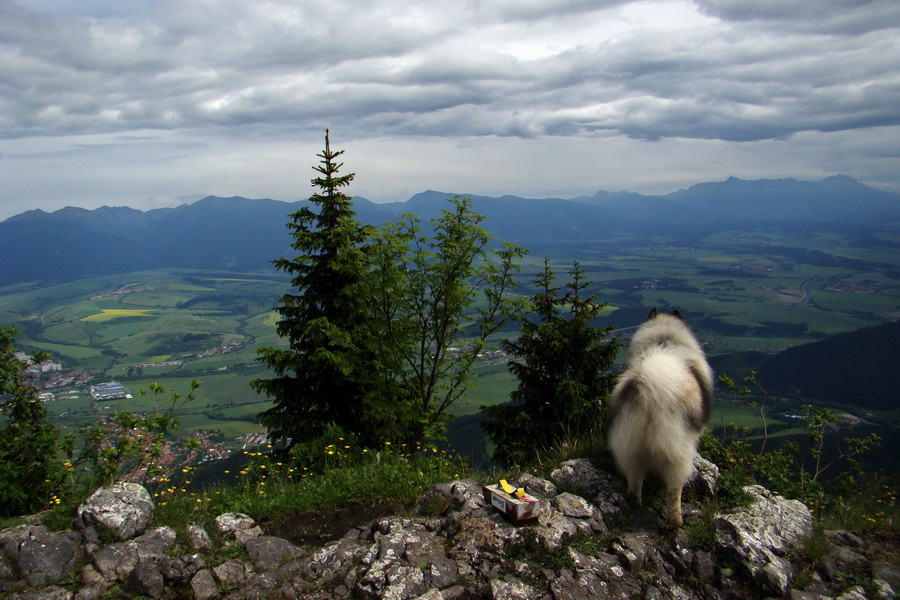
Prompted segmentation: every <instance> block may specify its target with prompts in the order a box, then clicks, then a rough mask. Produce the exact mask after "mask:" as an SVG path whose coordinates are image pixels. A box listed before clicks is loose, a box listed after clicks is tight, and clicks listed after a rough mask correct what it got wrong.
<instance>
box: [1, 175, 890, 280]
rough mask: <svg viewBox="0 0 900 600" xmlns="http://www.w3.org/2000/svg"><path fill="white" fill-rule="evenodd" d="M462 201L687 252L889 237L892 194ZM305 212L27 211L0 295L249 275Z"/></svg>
mask: <svg viewBox="0 0 900 600" xmlns="http://www.w3.org/2000/svg"><path fill="white" fill-rule="evenodd" d="M455 195H456V194H454V193H445V192H438V191H433V190H429V191H426V192H422V193H420V194H416V195H415V196H412V197H411V198H410V199H409V200H407V201H405V202H395V203H383V204H377V203H374V202H371V201H369V200H367V199H365V198H362V197H356V198H354V210H355V211H356V212H357V214H358V217H359V219H360V221H362V222H364V223H372V224H379V223H383V222H386V221H389V220H392V219H394V218H396V217H397V216H398V215H400V214H403V213H412V214H415V215H418V216H420V217H422V218H423V219H424V220H427V219H430V218H431V217H433V216H436V215H438V214H439V213H440V210H441V209H442V208H446V207H447V202H446V201H447V199H448V198H451V197H453V196H455ZM461 195H463V196H466V197H468V198H470V199H471V200H472V202H473V208H474V209H475V210H476V211H477V212H478V213H480V214H482V215H484V216H485V217H486V220H485V222H484V223H483V226H484V227H485V229H487V230H488V231H490V232H491V233H492V234H494V235H495V236H496V237H497V238H498V239H500V240H504V241H509V242H514V243H517V244H520V245H522V246H525V247H526V248H530V249H531V250H532V251H533V252H535V251H539V250H541V249H542V248H545V247H547V246H549V245H552V244H559V243H560V242H566V243H581V244H583V243H592V242H595V243H602V242H604V241H608V240H610V239H612V238H613V237H614V236H622V235H627V236H633V237H637V238H642V237H647V238H649V237H651V236H663V237H666V238H668V239H670V240H696V239H700V238H702V237H704V236H706V235H710V234H712V233H717V232H721V231H748V230H771V229H773V228H777V229H778V230H779V231H793V232H805V231H810V232H811V231H841V232H849V233H856V234H862V235H868V234H871V233H872V232H873V231H876V230H878V231H881V230H885V229H889V230H892V231H897V230H898V229H900V194H894V193H890V192H885V191H881V190H878V189H875V188H872V187H869V186H866V185H864V184H862V183H860V182H858V181H856V180H854V179H852V178H850V177H847V176H844V175H836V176H832V177H828V178H825V179H822V180H820V181H801V180H796V179H779V180H769V179H763V180H755V181H747V180H742V179H737V178H735V177H731V178H729V179H727V180H725V181H722V182H711V183H700V184H697V185H694V186H692V187H690V188H687V189H683V190H679V191H677V192H673V193H671V194H667V195H662V196H647V195H641V194H637V193H629V192H606V191H600V192H597V193H596V194H594V195H593V196H580V197H576V198H570V199H561V198H543V199H533V198H519V197H516V196H502V197H486V196H471V195H466V194H461ZM307 202H308V201H306V200H302V201H299V202H283V201H277V200H271V199H247V198H241V197H232V198H220V197H214V196H209V197H207V198H204V199H202V200H198V201H197V202H194V203H192V204H185V205H181V206H178V207H176V208H162V209H154V210H149V211H146V212H143V211H139V210H135V209H131V208H126V207H108V206H104V207H101V208H98V209H94V210H86V209H82V208H73V207H67V208H63V209H60V210H58V211H55V212H52V213H47V212H44V211H42V210H31V211H28V212H25V213H22V214H19V215H16V216H14V217H11V218H9V219H7V220H5V221H3V222H2V223H0V256H3V261H2V262H0V286H2V285H9V284H13V283H19V282H28V281H50V280H71V279H78V278H81V277H87V276H94V275H107V274H112V273H125V272H132V271H138V270H145V269H158V268H196V269H224V270H233V271H248V270H255V269H261V268H267V267H268V265H269V262H270V261H271V260H273V259H275V258H278V257H281V256H286V255H289V253H290V242H291V239H290V236H289V232H288V230H287V228H286V227H285V224H286V223H287V222H288V220H289V217H288V215H290V214H291V213H293V212H295V211H296V210H298V209H299V208H300V207H301V206H303V205H304V204H305V203H307Z"/></svg>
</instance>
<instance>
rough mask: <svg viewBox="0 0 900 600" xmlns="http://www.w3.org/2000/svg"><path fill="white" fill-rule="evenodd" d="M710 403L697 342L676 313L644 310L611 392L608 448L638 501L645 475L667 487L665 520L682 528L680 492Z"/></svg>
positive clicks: (708, 378)
mask: <svg viewBox="0 0 900 600" xmlns="http://www.w3.org/2000/svg"><path fill="white" fill-rule="evenodd" d="M712 400H713V374H712V369H710V367H709V363H707V361H706V357H705V356H704V354H703V350H702V349H701V348H700V344H699V343H698V342H697V340H696V338H695V337H694V335H693V334H692V333H691V330H690V329H689V328H688V326H687V325H686V324H685V323H684V321H683V320H682V319H681V314H680V313H679V312H678V311H677V310H676V311H675V312H674V313H673V314H671V315H669V314H664V313H657V312H656V309H655V308H654V309H653V310H652V311H650V315H649V316H648V317H647V320H646V321H644V323H643V325H641V326H640V327H639V328H638V330H637V332H635V334H634V338H633V339H632V340H631V345H630V347H629V356H628V369H627V370H626V371H625V372H624V373H623V374H622V375H621V376H620V378H619V380H618V382H617V383H616V387H615V389H614V390H613V393H612V397H611V401H610V407H609V423H610V426H609V447H610V449H611V450H612V453H613V455H614V456H615V459H616V463H617V464H618V465H619V468H620V469H621V470H622V472H623V473H624V474H625V477H626V478H627V479H628V491H629V493H631V494H632V495H633V496H634V497H635V498H636V499H637V503H638V505H640V504H641V489H642V487H643V483H644V477H645V476H646V475H647V473H654V474H656V475H658V476H659V477H661V478H662V480H663V481H664V482H665V485H666V519H667V521H668V522H669V524H670V525H674V526H680V525H681V524H682V517H681V490H682V488H683V487H684V484H685V483H687V481H688V478H689V477H690V476H691V470H692V468H693V460H694V455H695V454H696V453H697V445H698V443H699V441H700V435H701V434H702V433H703V428H704V427H705V425H706V422H707V420H709V411H710V409H711V408H712Z"/></svg>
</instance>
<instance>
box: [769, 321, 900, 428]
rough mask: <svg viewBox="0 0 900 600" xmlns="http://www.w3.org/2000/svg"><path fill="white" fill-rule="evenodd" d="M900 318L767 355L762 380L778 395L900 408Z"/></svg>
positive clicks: (846, 403) (875, 406) (845, 403)
mask: <svg viewBox="0 0 900 600" xmlns="http://www.w3.org/2000/svg"><path fill="white" fill-rule="evenodd" d="M898 344H900V322H893V323H885V324H882V325H876V326H875V327H867V328H865V329H860V330H858V331H851V332H849V333H843V334H840V335H835V336H833V337H830V338H827V339H824V340H822V341H819V342H813V343H810V344H803V345H802V346H795V347H793V348H788V349H787V350H785V351H783V352H780V353H779V354H776V355H775V356H772V357H771V358H769V359H767V360H766V361H765V362H764V363H763V365H762V367H761V368H760V379H761V380H762V381H764V382H765V385H766V388H767V389H768V390H770V391H771V392H773V393H779V394H799V395H802V396H803V397H805V398H809V399H811V400H819V401H822V402H829V403H836V404H841V405H854V406H860V407H864V408H870V409H878V410H891V409H894V408H898V406H900V402H898V399H900V369H898V364H897V357H898V347H900V346H898Z"/></svg>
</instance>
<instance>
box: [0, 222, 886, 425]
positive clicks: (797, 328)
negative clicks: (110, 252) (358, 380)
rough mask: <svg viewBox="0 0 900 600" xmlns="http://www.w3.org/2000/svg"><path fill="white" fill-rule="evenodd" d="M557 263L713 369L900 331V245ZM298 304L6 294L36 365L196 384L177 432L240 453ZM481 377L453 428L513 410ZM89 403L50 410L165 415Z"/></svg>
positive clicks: (497, 366)
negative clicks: (721, 362) (674, 332)
mask: <svg viewBox="0 0 900 600" xmlns="http://www.w3.org/2000/svg"><path fill="white" fill-rule="evenodd" d="M488 225H489V224H488ZM545 251H546V252H547V254H548V255H549V256H550V258H551V262H552V267H553V270H554V272H555V273H556V275H557V283H558V284H559V285H560V287H562V286H564V285H565V282H566V281H568V275H567V274H566V271H567V270H568V269H569V268H571V265H572V261H573V259H577V260H578V261H579V263H580V265H581V267H582V268H583V269H584V270H585V274H586V277H587V278H588V279H589V280H590V281H592V282H593V284H592V288H591V290H590V291H591V292H592V293H597V294H598V296H599V299H600V300H601V301H605V302H608V303H609V305H610V306H609V308H608V309H607V310H606V311H605V312H604V314H603V316H602V317H601V318H600V319H599V320H598V322H597V324H598V325H600V326H610V325H615V326H617V327H618V328H620V329H621V331H620V334H621V335H622V339H623V340H627V336H628V335H629V334H630V331H631V330H633V328H634V327H635V326H637V325H639V323H640V322H641V320H642V318H643V316H644V315H645V314H646V311H647V310H648V309H649V308H650V307H652V306H658V307H660V308H670V307H671V308H675V307H677V308H680V309H681V310H682V311H683V312H684V313H685V315H686V317H687V319H688V321H689V323H690V324H691V325H692V326H693V328H694V329H695V331H696V333H697V335H698V337H699V338H700V339H701V341H703V342H704V344H705V345H706V348H707V352H708V353H709V354H710V356H713V357H715V356H720V355H728V354H731V353H736V352H747V351H757V352H763V353H776V352H779V351H781V350H784V349H785V348H788V347H790V346H793V345H797V344H803V343H807V342H811V341H815V340H818V339H821V338H822V337H825V336H828V335H833V334H836V333H841V332H846V331H852V330H855V329H859V328H862V327H867V326H872V325H875V324H878V323H881V322H884V321H886V320H890V319H895V318H897V317H898V316H900V278H898V273H900V252H898V251H897V250H896V245H893V246H891V245H890V244H884V245H882V246H880V247H877V248H876V247H857V246H854V241H853V240H852V239H850V238H849V237H847V236H842V235H838V234H830V233H829V234H817V235H806V236H787V235H781V234H777V233H771V232H768V233H723V234H717V235H715V236H710V237H708V238H706V239H704V240H700V241H696V242H692V243H687V242H678V243H676V242H671V241H667V240H658V241H654V242H653V243H648V242H646V241H641V242H638V241H634V240H630V241H629V240H618V241H617V242H616V243H596V244H592V245H574V244H559V246H558V247H553V248H545ZM542 265H543V256H536V255H530V256H528V257H526V259H525V260H524V261H523V268H522V272H521V274H520V277H519V279H520V286H519V289H517V290H514V292H515V293H518V294H521V295H523V296H530V295H531V294H532V293H533V292H534V283H533V281H534V279H535V276H536V275H537V273H538V272H539V271H540V269H541V268H542ZM288 289H289V282H288V279H287V278H286V277H285V276H283V275H281V274H279V273H276V272H274V271H271V272H254V273H224V272H205V271H190V270H167V271H162V270H160V271H146V272H139V273H129V274H123V275H117V276H105V277H96V278H88V279H82V280H79V281H72V282H64V283H56V284H46V285H39V284H30V285H22V284H20V285H16V286H10V287H8V288H0V323H3V324H12V325H15V326H16V328H17V329H18V330H19V333H20V337H19V346H20V347H22V348H23V349H26V350H46V351H48V352H50V353H51V354H52V355H53V357H54V361H56V362H60V363H62V364H63V366H64V368H65V369H66V370H79V371H84V372H87V373H88V375H89V376H90V379H91V381H92V382H103V381H108V380H110V379H115V380H117V381H120V382H121V383H123V384H125V385H126V386H127V387H128V388H129V389H130V390H132V392H137V391H138V390H141V389H147V387H148V385H149V383H151V382H154V381H156V382H159V383H161V384H163V385H165V386H167V387H171V388H175V389H176V390H178V391H179V393H182V394H184V395H186V394H187V392H188V390H189V384H190V382H191V381H192V380H194V379H196V380H199V381H201V382H202V387H201V388H200V390H199V392H198V394H197V399H196V400H195V401H194V402H193V403H192V404H191V405H189V406H185V407H184V408H182V409H181V411H180V415H181V417H180V421H181V425H180V428H179V430H178V432H179V433H182V434H187V433H189V432H190V431H193V430H195V429H217V430H219V431H221V432H222V433H223V434H224V435H225V436H226V437H228V438H234V437H236V436H238V435H241V434H243V433H248V432H252V431H259V430H260V429H261V427H260V426H259V425H258V423H256V422H255V415H256V414H257V413H259V412H260V411H262V410H264V409H265V408H266V407H267V406H268V404H267V403H266V399H265V398H260V397H258V396H257V395H256V394H255V392H253V391H252V390H251V389H250V388H249V385H248V383H249V381H250V380H251V379H253V378H254V377H261V376H262V377H265V376H266V375H267V374H266V372H265V370H264V369H263V366H262V365H260V364H259V363H258V362H257V361H256V357H257V353H256V349H257V348H259V347H263V346H277V345H280V344H283V342H282V341H281V340H280V338H279V337H278V335H277V333H276V328H275V327H276V324H277V322H278V315H277V313H275V312H274V310H273V309H274V308H275V307H276V306H277V305H278V303H279V299H280V298H281V296H282V295H283V294H284V293H285V292H287V291H288ZM506 335H508V336H512V335H514V332H512V331H508V332H506ZM476 372H477V373H478V374H479V376H480V383H479V385H478V387H477V388H476V389H475V390H473V391H471V392H469V393H467V394H466V395H464V396H463V397H462V398H460V399H459V401H458V402H457V403H456V404H455V405H454V406H453V409H452V412H453V413H454V414H456V415H459V416H468V415H474V414H476V413H478V411H479V410H480V407H481V406H482V405H489V404H496V403H499V402H504V401H506V400H508V398H509V393H510V391H511V390H513V389H514V388H515V385H516V381H515V379H514V378H513V377H512V376H511V375H510V374H509V372H508V370H507V368H506V362H505V359H504V358H502V357H499V358H498V357H492V358H486V359H484V360H483V361H481V362H479V363H478V364H477V366H476ZM735 375H737V374H735ZM86 388H87V386H86V385H84V384H81V385H79V386H77V389H78V390H80V391H81V393H80V394H79V395H78V397H77V399H74V400H56V401H54V402H52V403H51V404H50V408H51V409H52V410H53V412H54V413H55V414H56V415H58V416H57V417H56V420H57V421H58V422H59V423H61V424H63V425H64V426H65V427H66V428H68V429H71V430H74V429H76V428H77V427H78V426H81V425H84V424H87V423H90V422H92V421H93V420H96V418H97V417H98V416H100V415H103V414H108V413H109V412H110V411H112V410H114V409H117V408H118V409H129V410H147V409H149V408H151V407H152V398H148V397H147V396H143V397H138V396H137V395H135V398H132V399H130V400H114V401H110V402H107V403H102V405H97V406H95V405H93V403H92V402H91V401H90V400H89V399H88V397H87V395H86ZM67 389H71V388H60V389H58V390H54V391H57V392H64V391H66V390H67ZM756 421H757V419H756V416H755V413H754V412H753V411H752V410H751V409H748V408H747V407H746V406H744V405H742V404H740V403H731V402H721V403H719V405H718V406H717V408H716V412H715V413H714V415H713V418H712V421H711V424H712V425H717V424H721V423H726V422H734V423H736V424H738V425H742V426H744V425H747V426H751V425H753V424H755V423H756ZM774 421H777V419H775V418H773V422H774Z"/></svg>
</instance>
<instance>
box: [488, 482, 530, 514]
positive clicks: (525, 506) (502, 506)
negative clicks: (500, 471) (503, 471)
mask: <svg viewBox="0 0 900 600" xmlns="http://www.w3.org/2000/svg"><path fill="white" fill-rule="evenodd" d="M483 492H484V501H485V503H486V504H490V505H491V506H493V507H494V508H496V509H497V510H499V511H500V512H502V513H503V514H504V515H506V517H507V518H508V519H510V520H512V521H528V520H530V519H537V518H538V515H539V514H541V501H540V500H538V499H537V498H535V497H534V496H531V495H529V494H525V496H524V497H523V498H517V497H515V496H513V495H512V494H507V493H506V492H504V491H503V488H501V487H500V486H499V485H486V486H484V488H483Z"/></svg>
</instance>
